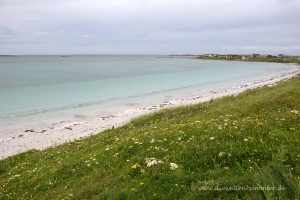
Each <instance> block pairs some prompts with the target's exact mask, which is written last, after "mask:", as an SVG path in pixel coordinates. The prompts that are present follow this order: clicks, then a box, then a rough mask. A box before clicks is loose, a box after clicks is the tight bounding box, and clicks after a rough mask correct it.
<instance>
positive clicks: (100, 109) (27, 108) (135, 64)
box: [0, 56, 293, 128]
mask: <svg viewBox="0 0 300 200" xmlns="http://www.w3.org/2000/svg"><path fill="white" fill-rule="evenodd" d="M291 67H293V66H292V65H284V64H273V63H253V62H226V61H207V60H198V59H191V58H186V57H168V56H16V57H5V56H0V127H1V128H8V127H10V126H15V125H16V124H22V123H27V122H29V121H30V122H34V121H42V120H51V119H53V120H57V119H76V118H80V119H88V118H91V117H94V116H97V115H107V114H113V113H116V112H121V111H124V110H126V109H130V108H136V107H143V106H149V105H152V104H156V103H162V102H164V101H168V100H174V99H178V98H184V97H189V96H191V95H198V94H201V93H204V92H209V91H210V90H212V89H213V88H216V87H220V86H227V85H228V86H229V85H235V84H238V83H242V82H245V81H251V80H252V81H253V80H256V79H258V78H263V77H265V76H268V75H272V74H276V73H277V74H279V73H280V72H281V71H283V70H286V69H287V68H291Z"/></svg>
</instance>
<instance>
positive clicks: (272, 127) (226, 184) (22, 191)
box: [0, 76, 300, 199]
mask: <svg viewBox="0 0 300 200" xmlns="http://www.w3.org/2000/svg"><path fill="white" fill-rule="evenodd" d="M299 97H300V76H297V77H294V78H292V79H290V80H288V81H283V82H280V83H279V84H277V85H276V86H272V87H269V86H265V87H262V88H258V89H254V90H249V91H246V92H244V93H242V94H240V95H238V96H228V97H225V98H221V99H213V100H211V101H210V102H206V103H202V104H198V105H192V106H185V107H179V108H175V109H164V110H161V111H158V112H156V113H154V114H151V115H147V116H143V117H140V118H137V119H134V120H132V121H131V122H130V123H128V124H127V125H125V126H122V127H120V128H115V129H110V130H107V131H104V132H101V133H99V134H97V135H94V136H91V137H89V138H85V139H82V140H78V141H75V142H71V143H66V144H63V145H60V146H56V147H52V148H49V149H46V150H44V151H37V150H32V151H28V152H25V153H22V154H19V155H16V156H12V157H9V158H7V159H5V160H1V161H0V185H1V187H0V199H299V198H300V192H299V187H300V141H299V139H300V123H299V122H300V98H299Z"/></svg>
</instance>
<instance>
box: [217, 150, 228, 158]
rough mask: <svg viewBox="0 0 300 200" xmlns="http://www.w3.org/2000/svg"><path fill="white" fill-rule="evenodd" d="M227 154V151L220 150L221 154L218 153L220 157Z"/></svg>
mask: <svg viewBox="0 0 300 200" xmlns="http://www.w3.org/2000/svg"><path fill="white" fill-rule="evenodd" d="M225 155H226V152H222V151H221V152H220V153H219V154H218V157H222V156H225Z"/></svg>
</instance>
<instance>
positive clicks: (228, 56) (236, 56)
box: [226, 54, 239, 58]
mask: <svg viewBox="0 0 300 200" xmlns="http://www.w3.org/2000/svg"><path fill="white" fill-rule="evenodd" d="M226 58H239V55H234V54H227V55H226Z"/></svg>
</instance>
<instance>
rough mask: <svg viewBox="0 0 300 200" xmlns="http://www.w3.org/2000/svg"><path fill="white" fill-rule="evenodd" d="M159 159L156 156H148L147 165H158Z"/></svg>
mask: <svg viewBox="0 0 300 200" xmlns="http://www.w3.org/2000/svg"><path fill="white" fill-rule="evenodd" d="M157 163H158V162H157V160H156V159H155V158H146V164H147V167H151V166H153V165H157Z"/></svg>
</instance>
